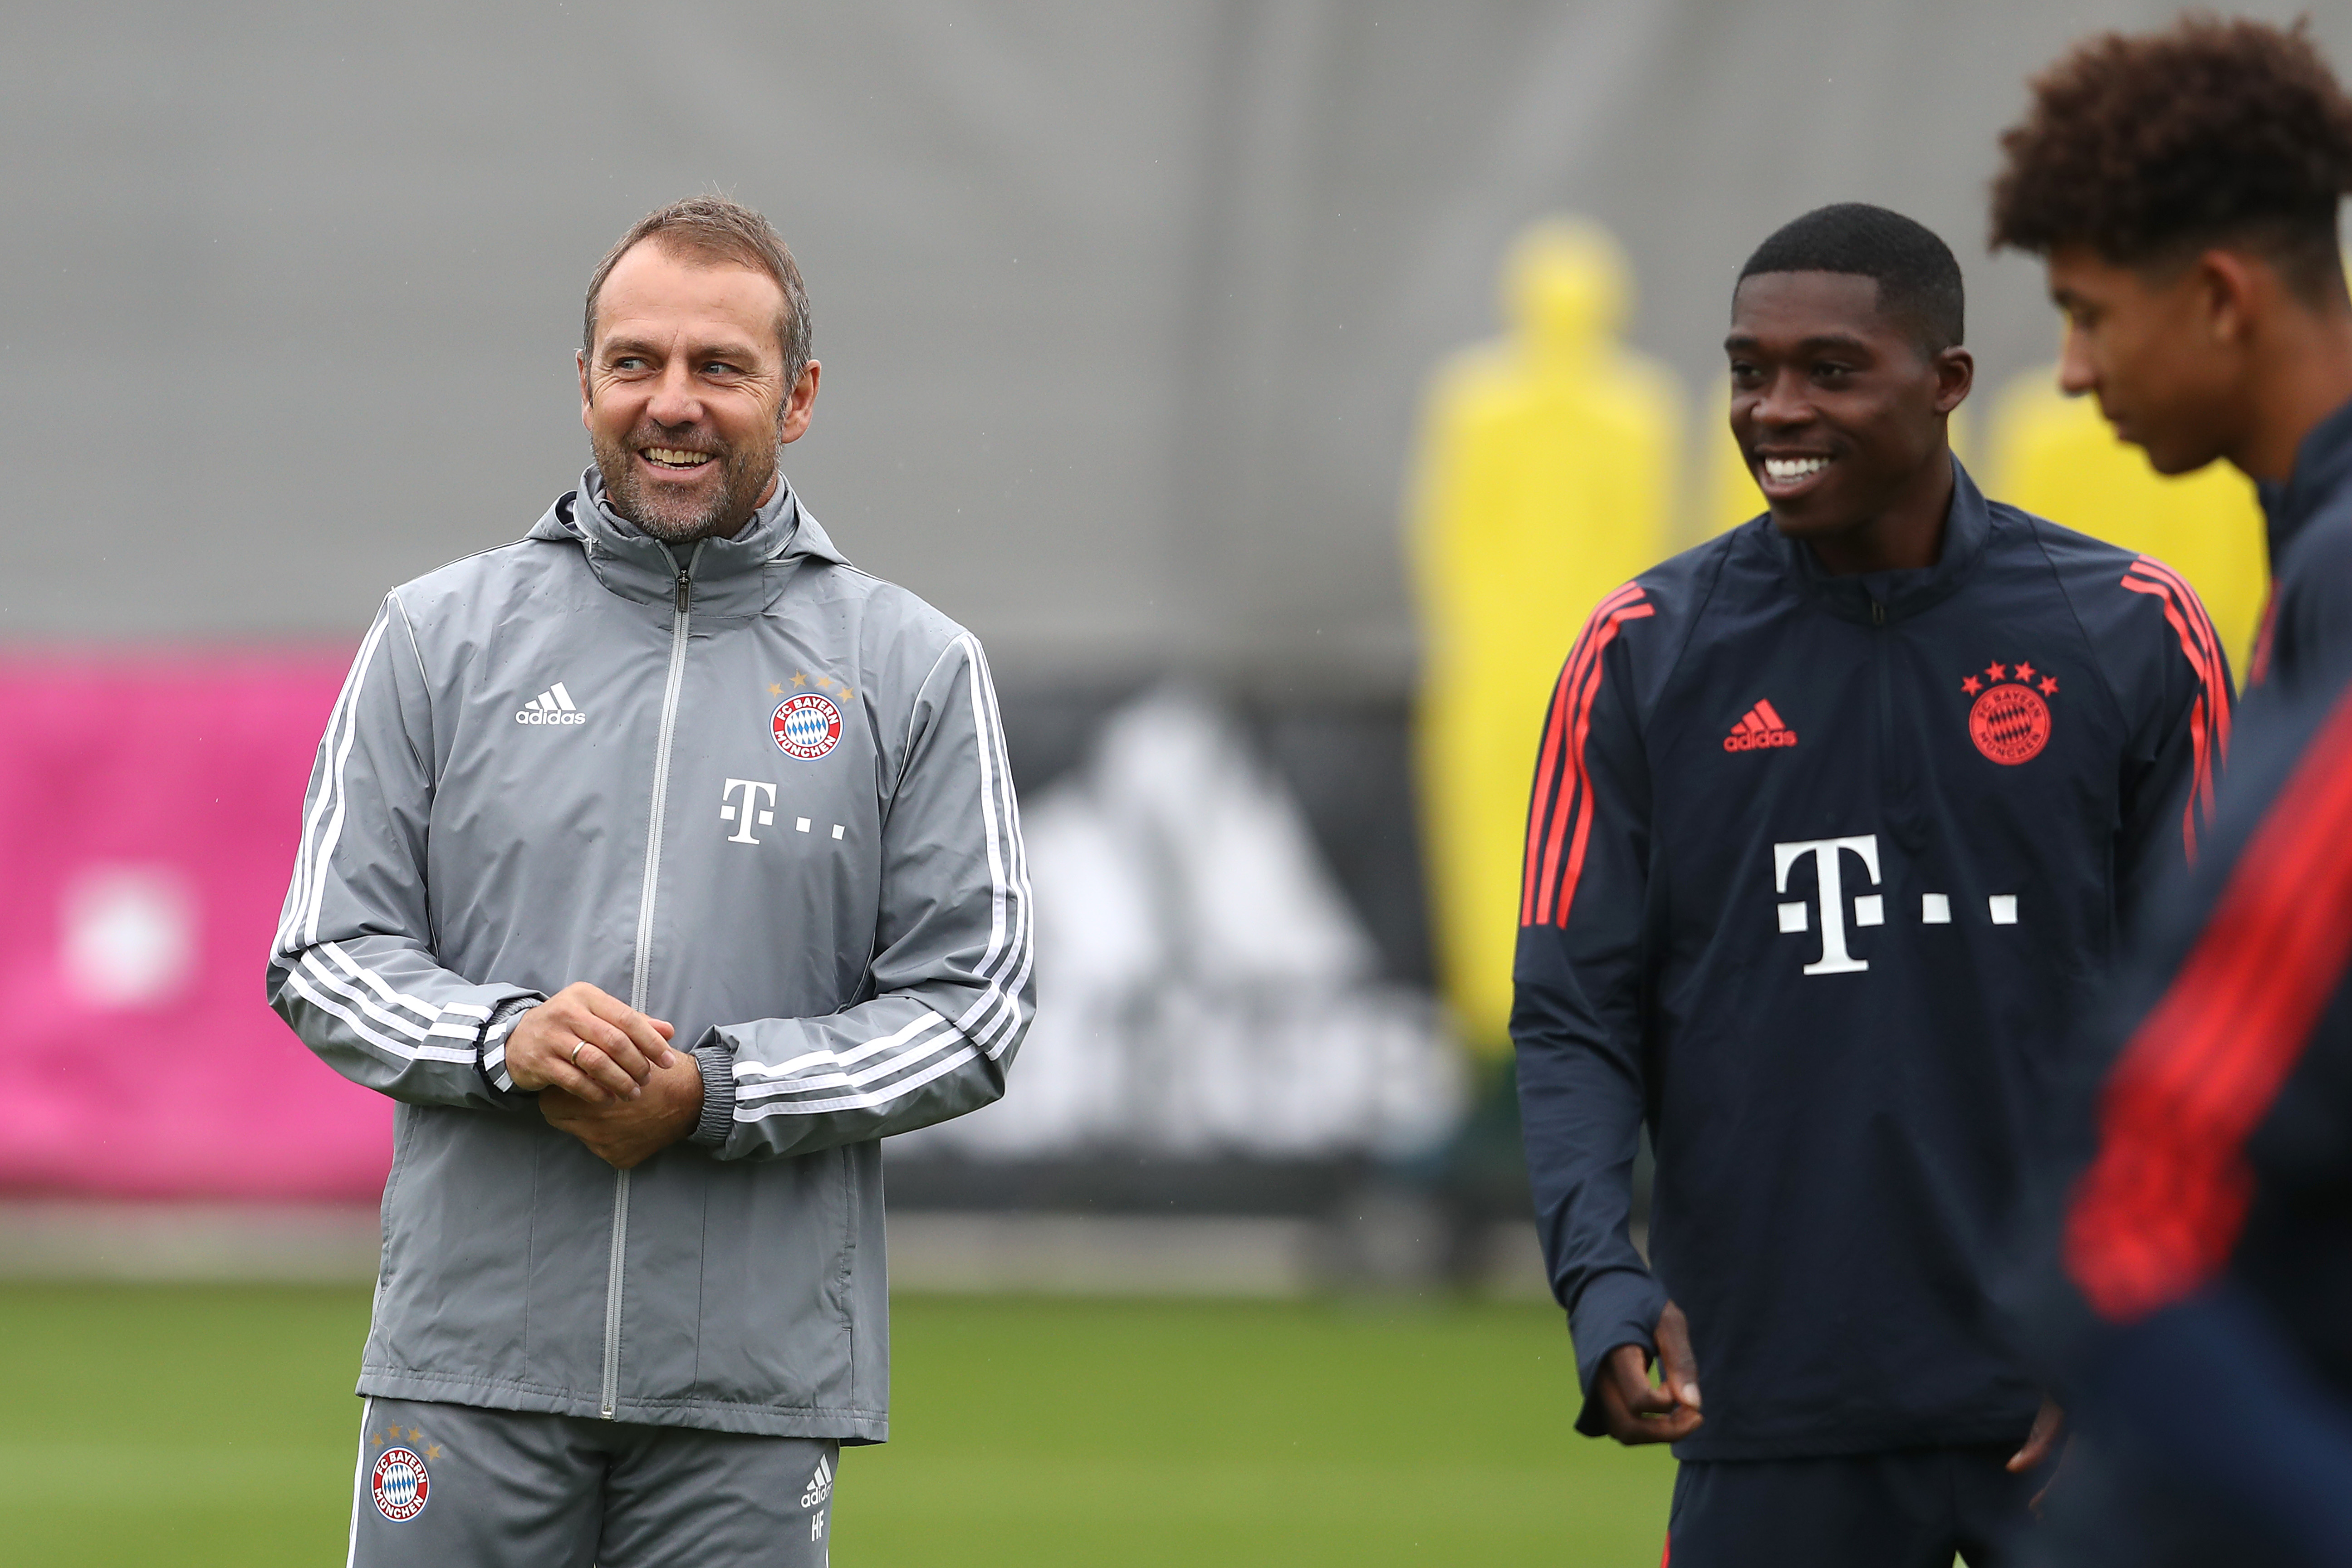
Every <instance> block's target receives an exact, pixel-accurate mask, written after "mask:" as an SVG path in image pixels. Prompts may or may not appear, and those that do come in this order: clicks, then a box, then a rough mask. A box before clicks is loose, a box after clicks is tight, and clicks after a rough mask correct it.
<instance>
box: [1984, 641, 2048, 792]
mask: <svg viewBox="0 0 2352 1568" xmlns="http://www.w3.org/2000/svg"><path fill="white" fill-rule="evenodd" d="M1960 691H1961V693H1962V694H1963V695H1964V696H1969V697H1973V698H1975V699H1976V701H1975V702H1974V703H1973V704H1971V705H1970V706H1969V739H1970V740H1971V741H1974V742H1976V743H1977V750H1978V751H1979V752H1983V753H1984V755H1985V756H1986V758H1987V759H1988V760H1990V761H1991V762H1996V763H2000V764H2001V765H2002V766H2003V767H2012V768H2013V767H2015V766H2017V765H2018V764H2019V763H2030V762H2032V760H2033V759H2034V758H2036V757H2038V756H2040V755H2041V754H2042V747H2044V746H2046V745H2048V744H2049V743H2050V699H2051V698H2053V697H2055V696H2057V695H2058V678H2057V677H2056V676H2054V675H2050V674H2047V673H2045V672H2044V671H2042V670H2038V669H2036V668H2033V666H2032V664H2030V663H2028V662H2027V661H2025V660H2024V659H2020V660H2018V661H2017V663H2016V664H2015V665H2013V666H2012V665H2006V664H2001V663H2000V662H1998V661H1996V662H1994V663H1991V664H1989V665H1987V666H1985V667H1984V668H1983V669H1982V670H1981V671H1979V673H1977V674H1974V675H1970V676H1969V677H1968V678H1967V679H1964V680H1962V681H1961V682H1960Z"/></svg>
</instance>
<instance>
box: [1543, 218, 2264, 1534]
mask: <svg viewBox="0 0 2352 1568" xmlns="http://www.w3.org/2000/svg"><path fill="white" fill-rule="evenodd" d="M1961 318H1962V297H1961V280H1960V273H1959V268H1958V263H1957V262H1955V261H1954V259H1953V258H1952V255H1951V252H1950V250H1949V249H1948V247H1946V246H1945V245H1944V244H1943V242H1942V241H1941V240H1939V239H1937V237H1935V236H1934V235H1933V234H1931V233H1929V232H1928V231H1927V229H1925V228H1923V227H1921V226H1919V225H1917V224H1916V223H1914V222H1912V221H1911V220H1909V219H1907V218H1905V217H1902V216H1898V215H1896V214H1894V213H1891V212H1887V211H1885V209H1883V208H1877V207H1871V206H1864V205H1839V206H1832V207H1826V208H1822V209H1821V210H1819V211H1816V212H1813V213H1810V214H1807V215H1806V216H1803V217H1801V218H1799V219H1797V220H1795V221H1794V222H1792V223H1790V224H1789V225H1788V226H1785V227H1783V228H1782V229H1781V230H1780V231H1779V232H1778V233H1776V234H1774V235H1773V236H1772V237H1770V238H1769V239H1768V240H1766V241H1765V243H1764V244H1763V245H1762V247H1759V249H1758V250H1757V252H1756V253H1755V255H1754V256H1753V257H1751V258H1749V260H1748V263H1747V266H1746V267H1745V268H1744V269H1743V270H1742V273H1741V276H1740V279H1739V282H1738V287H1737V289H1736V290H1735V292H1734V295H1733V302H1732V328H1731V333H1730V336H1729V338H1728V339H1727V342H1726V348H1727V354H1728V359H1729V366H1730V374H1731V382H1732V403H1731V423H1732V429H1733V432H1734V434H1735V435H1736V436H1737V437H1738V441H1739V445H1740V447H1741V449H1742V451H1743V452H1744V453H1745V454H1746V455H1747V457H1748V462H1749V465H1750V467H1751V469H1752V470H1753V472H1754V473H1755V475H1756V477H1757V480H1758V482H1759V484H1760V485H1761V486H1762V488H1763V490H1764V494H1765V497H1766V500H1767V501H1768V502H1769V509H1770V510H1769V512H1768V513H1767V514H1766V515H1765V516H1762V517H1759V518H1758V519H1756V520H1754V521H1751V522H1748V523H1747V524H1745V525H1743V526H1741V527H1739V528H1738V529H1735V530H1733V531H1731V532H1729V533H1727V534H1725V535H1723V536H1721V537H1720V538H1718V539H1717V540H1715V541H1713V542H1709V543H1707V544H1705V545H1702V546H1701V547H1699V548H1698V549H1696V550H1694V551H1692V552H1688V553H1686V554H1684V555H1681V556H1678V557H1676V558H1675V559H1674V560H1672V561H1669V562H1666V563H1664V564H1663V565H1661V566H1659V567H1657V568H1655V569H1654V570H1653V571H1651V572H1648V573H1645V574H1643V575H1642V576H1640V577H1639V578H1636V579H1635V580H1634V581H1633V582H1632V583H1630V584H1626V585H1625V586H1624V587H1622V588H1621V589H1619V590H1618V591H1617V592H1615V593H1613V594H1612V595H1608V596H1607V597H1606V598H1605V599H1603V600H1602V602H1601V605H1600V606H1599V608H1598V609H1597V610H1595V611H1594V613H1593V615H1592V616H1591V620H1590V621H1589V622H1588V623H1587V625H1586V627H1585V630H1584V632H1583V635H1582V637H1580V639H1579V640H1578V642H1577V644H1576V646H1575V648H1574V649H1573V651H1572V652H1571V653H1570V656H1569V658H1568V661H1567V663H1566V665H1565V667H1564V668H1563V669H1562V671H1561V674H1560V678H1559V686H1558V689H1557V690H1556V693H1555V696H1554V700H1553V703H1552V708H1551V712H1550V714H1549V718H1548V720H1547V724H1546V729H1545V732H1544V735H1543V738H1542V749H1541V752H1540V753H1539V760H1538V767H1537V773H1536V778H1535V789H1534V800H1533V805H1532V808H1531V811H1530V815H1529V821H1528V839H1527V863H1526V875H1525V879H1524V886H1523V889H1522V899H1521V908H1520V920H1521V932H1520V941H1519V948H1518V958H1517V1005H1516V1007H1515V1010H1514V1015H1513V1020H1512V1033H1513V1036H1514V1038H1515V1039H1516V1041H1517V1049H1518V1067H1519V1091H1520V1100H1521V1107H1522V1115H1523V1119H1524V1122H1525V1129H1526V1137H1527V1147H1528V1166H1529V1173H1530V1176H1531V1178H1532V1181H1533V1184H1534V1189H1535V1195H1536V1203H1537V1210H1538V1226H1539V1230H1540V1234H1541V1237H1542V1241H1543V1245H1544V1251H1545V1257H1546V1259H1547V1261H1548V1264H1549V1269H1550V1273H1551V1278H1552V1281H1553V1287H1554V1289H1555V1291H1556V1293H1557V1295H1558V1297H1559V1300H1560V1302H1561V1303H1562V1305H1564V1306H1565V1307H1566V1308H1567V1309H1568V1312H1569V1321H1570V1328H1571V1330H1572V1331H1573V1333H1574V1336H1575V1341H1576V1352H1577V1361H1578V1369H1579V1373H1580V1377H1581V1379H1582V1384H1583V1387H1584V1390H1585V1405H1584V1408H1583V1411H1582V1413H1581V1415H1580V1416H1579V1419H1578V1426H1579V1429H1580V1430H1581V1431H1584V1432H1586V1433H1588V1434H1594V1435H1599V1434H1602V1433H1606V1434H1608V1435H1609V1436H1613V1437H1615V1438H1616V1439H1617V1440H1619V1441H1621V1442H1625V1443H1646V1442H1672V1443H1673V1444H1675V1453H1676V1455H1677V1457H1678V1458H1681V1460H1682V1461H1683V1465H1682V1469H1681V1473H1680V1475H1679V1477H1678V1479H1677V1480H1676V1484H1675V1502H1674V1510H1673V1514H1672V1518H1671V1520H1670V1522H1669V1533H1668V1549H1669V1552H1670V1555H1671V1560H1672V1561H1673V1562H1674V1563H1675V1564H1676V1565H1677V1568H1712V1565H1717V1564H1741V1565H1752V1564H1780V1563H1787V1564H1803V1565H1804V1568H1822V1565H1823V1564H1840V1563H1853V1564H1854V1565H1855V1568H1864V1565H1867V1568H1903V1565H1907V1564H1917V1565H1918V1568H1946V1565H1947V1564H1948V1563H1950V1562H1951V1559H1952V1555H1953V1553H1954V1552H1956V1551H1957V1552H1960V1553H1962V1554H1963V1555H1964V1556H1966V1557H1967V1559H1968V1560H1969V1562H1970V1563H1973V1564H1977V1565H1979V1568H1982V1565H1984V1564H1988V1563H2004V1562H2006V1561H2008V1560H2009V1559H2008V1558H2007V1557H2006V1556H2005V1554H2004V1553H2005V1552H2006V1547H2005V1545H2004V1542H2006V1541H2007V1539H2008V1538H2009V1537H2010V1536H2011V1533H2012V1532H2013V1531H2015V1530H2017V1529H2018V1528H2019V1527H2020V1526H2021V1523H2022V1522H2023V1521H2026V1520H2027V1519H2028V1518H2029V1517H2030V1514H2029V1502H2030V1500H2031V1499H2032V1496H2033V1495H2034V1494H2035V1492H2036V1491H2037V1490H2038V1489H2039V1488H2040V1487H2041V1486H2042V1484H2043V1482H2044V1480H2045V1479H2046V1469H2047V1465H2046V1461H2047V1460H2048V1458H2049V1457H2050V1456H2051V1454H2052V1453H2053V1451H2054V1448H2055V1446H2056V1439H2057V1435H2058V1427H2059V1425H2060V1419H2059V1415H2058V1412H2057V1411H2056V1409H2055V1408H2054V1407H2053V1406H2050V1405H2048V1404H2047V1403H2046V1402H2045V1401H2044V1399H2043V1397H2042V1392H2041V1390H2040V1389H2039V1388H2038V1387H2037V1386H2036V1385H2035V1384H2034V1382H2033V1380H2032V1378H2031V1377H2030V1376H2029V1375H2028V1373H2026V1371H2025V1370H2024V1368H2023V1366H2022V1365H2021V1362H2020V1361H2019V1359H2018V1357H2017V1356H2016V1354H2015V1353H2014V1352H2013V1351H2012V1349H2011V1345H2010V1342H2009V1337H2008V1335H2007V1333H2006V1332H2005V1331H2004V1330H2003V1328H2002V1325H2001V1323H2000V1316H1999V1314H1998V1313H1997V1312H1996V1310H1995V1309H1994V1307H1993V1305H1992V1300H1991V1294H1990V1289H1991V1279H1992V1277H1993V1276H1994V1274H1995V1272H1996V1256H1995V1255H1996V1253H1997V1251H1998V1249H1999V1244H1998V1241H1997V1237H1998V1236H1999V1235H2000V1233H2001V1231H2002V1228H2003V1226H2004V1224H2005V1222H2006V1221H2007V1219H2008V1217H2009V1214H2010V1211H2011V1206H2012V1205H2013V1204H2014V1202H2015V1201H2016V1197H2017V1194H2018V1189H2019V1186H2020V1184H2021V1181H2022V1180H2023V1178H2024V1176H2025V1173H2026V1172H2027V1169H2028V1167H2029V1164H2030V1162H2031V1158H2032V1150H2033V1148H2034V1147H2035V1145H2036V1142H2037V1139H2038V1137H2039V1135H2040V1127H2039V1118H2040V1117H2041V1116H2042V1114H2043V1112H2044V1110H2045V1108H2046V1107H2047V1106H2048V1105H2049V1103H2050V1102H2051V1101H2052V1100H2053V1096H2054V1094H2055V1092H2056V1091H2057V1089H2059V1087H2060V1085H2061V1084H2062V1083H2063V1082H2064V1081H2066V1080H2067V1079H2069V1077H2070V1076H2077V1077H2078V1076H2080V1070H2081V1069H2080V1068H2077V1067H2076V1066H2075V1065H2074V1062H2073V1059H2072V1057H2071V1055H2070V1051H2071V1048H2072V1047H2071V1041H2072V1038H2073V1034H2074V1030H2073V1025H2074V1019H2075V1017H2076V1016H2077V1014H2078V1013H2079V1012H2080V1010H2081V1009H2082V1008H2083V1006H2084V1004H2085V1002H2086V1001H2087V1000H2088V994H2089V992H2090V991H2091V989H2092V987H2093V986H2094V984H2095V982H2096V980H2097V979H2098V977H2099V976H2100V975H2101V974H2102V973H2103V972H2104V971H2105V967H2106V964H2107V961H2108V956H2109V954H2110V952H2111V951H2112V950H2113V948H2114V946H2115V943H2116V939H2117V934H2118V931H2119V930H2120V928H2121V927H2122V925H2123V924H2124V922H2125V921H2126V920H2127V919H2128V918H2129V917H2130V915H2131V913H2132V911H2133V910H2134V909H2135V907H2136V906H2137V904H2138V903H2139V902H2140V900H2142V899H2143V898H2144V896H2145V894H2146V892H2147V889H2148V886H2149V884H2150V883H2151V881H2152V880H2153V879H2156V878H2157V877H2158V875H2159V874H2160V873H2161V872H2162V871H2163V870H2164V869H2165V868H2168V867H2169V866H2170V865H2172V864H2174V863H2177V862H2178V861H2179V859H2180V858H2181V856H2182V854H2183V851H2184V847H2185V846H2189V845H2193V843H2194V841H2195V839H2196V837H2197V836H2198V834H2199V833H2200V831H2201V829H2202V825H2203V820H2204V812H2205V811H2206V809H2207V808H2208V806H2209V805H2210V787H2211V771H2210V770H2211V768H2212V766H2213V764H2214V763H2215V762H2216V761H2217V760H2218V758H2219V757H2220V755H2221V750H2222V748H2223V746H2224V744H2225V742H2226V737H2227V733H2228V725H2229V701H2230V697H2229V691H2230V682H2229V676H2228V671H2227V668H2226V666H2225V664H2224V662H2223V658H2222V655H2221V648H2220V646H2219V644H2218V642H2217V641H2216V640H2215V638H2214V637H2213V633H2212V629H2211V626H2210V624H2209V623H2208V622H2207V620H2206V618H2205V615H2204V611H2203V607H2202V606H2201V605H2200V604H2199V603H2198V601H2197V599H2196V596H2195V595H2194V594H2193V593H2191V592H2190V590H2189V587H2188V585H2187V584H2185V583H2184V582H2183V581H2182V580H2181V579H2180V578H2179V576H2178V575H2177V574H2174V573H2172V572H2170V571H2168V569H2166V568H2165V567H2164V566H2163V565H2161V564H2160V563H2157V562H2154V561H2150V560H2147V559H2146V558H2144V557H2136V556H2133V555H2131V554H2129V553H2127V552H2122V551H2118V550H2116V549H2114V548H2113V547H2111V546H2108V545H2105V544H2103V543H2100V542H2096V541H2094V540H2091V539H2088V538H2086V537H2084V536H2082V535H2079V534H2075V533H2073V532H2070V531H2066V530H2064V529H2061V528H2058V527H2055V526H2053V525H2052V524H2050V523H2048V522H2045V521H2042V520H2040V519H2037V518H2033V517H2031V516H2028V515H2027V514H2025V513H2023V512H2021V511H2018V510H2015V509H2013V508H2010V507H2006V506H2001V505H1999V504H1997V503H1994V502H1990V501H1988V500H1986V499H1985V498H1984V496H1983V495H1982V494H1981V493H1980V492H1979V490H1978V489H1977V488H1976V486H1975V484H1974V483H1973V482H1972V481H1971V480H1970V479H1969V477H1968V475H1967V474H1966V473H1965V472H1964V471H1963V470H1962V469H1961V468H1960V467H1959V465H1958V463H1957V462H1955V461H1954V459H1953V458H1952V455H1951V452H1950V448H1949V445H1948V437H1947V425H1948V418H1949V416H1950V414H1951V412H1952V410H1953V409H1954V408H1956V407H1957V406H1958V405H1959V404H1960V402H1961V400H1962V399H1964V398H1965V397H1966V396H1967V395H1968V393H1969V383H1970V379H1971V375H1972V365H1971V362H1970V360H1969V355H1968V353H1967V352H1966V351H1965V350H1963V349H1962V348H1961V347H1960V346H1959V344H1960V340H1961ZM1644 1124H1646V1125H1647V1127H1648V1129H1649V1131H1650V1135H1651V1139H1652V1142H1653V1144H1654V1149H1655V1152H1656V1158H1657V1182H1656V1188H1655V1196H1654V1205H1653V1215H1652V1222H1651V1226H1650V1231H1649V1252H1648V1257H1647V1258H1646V1259H1645V1258H1644V1257H1643V1254H1642V1252H1640V1251H1638V1250H1637V1249H1636V1247H1635V1245H1634V1242H1633V1237H1632V1236H1631V1234H1630V1209H1631V1185H1632V1177H1631V1173H1632V1169H1633V1158H1634V1153H1635V1148H1636V1144H1637V1142H1638V1138H1639V1134H1640V1131H1641V1129H1642V1128H1643V1125H1644ZM1653 1365H1654V1366H1655V1368H1656V1370H1657V1372H1658V1373H1659V1376H1660V1381H1659V1383H1657V1384H1653V1383H1652V1381H1651V1378H1650V1375H1649V1373H1650V1370H1651V1368H1652V1367H1653ZM1702 1383H1703V1384H1704V1388H1705V1394H1704V1396H1703V1397H1702V1394H1701V1384H1702Z"/></svg>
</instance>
